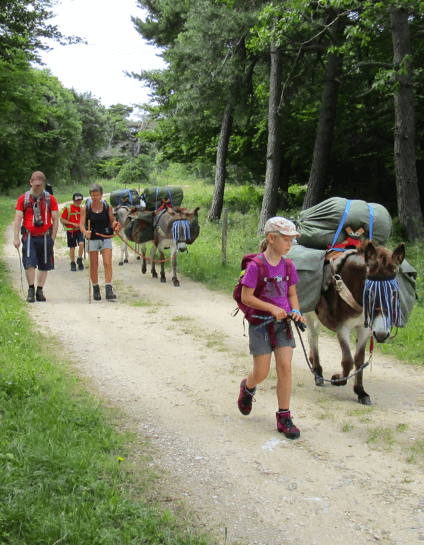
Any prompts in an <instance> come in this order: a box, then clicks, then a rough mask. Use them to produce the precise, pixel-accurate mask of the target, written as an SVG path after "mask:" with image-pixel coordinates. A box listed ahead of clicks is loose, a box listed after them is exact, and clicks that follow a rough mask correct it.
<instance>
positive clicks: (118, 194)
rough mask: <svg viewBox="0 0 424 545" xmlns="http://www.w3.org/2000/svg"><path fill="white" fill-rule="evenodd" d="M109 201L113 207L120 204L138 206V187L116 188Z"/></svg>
mask: <svg viewBox="0 0 424 545" xmlns="http://www.w3.org/2000/svg"><path fill="white" fill-rule="evenodd" d="M109 202H110V204H111V206H112V208H116V207H117V206H119V205H122V204H123V205H128V206H138V205H139V204H140V195H139V194H138V191H137V190H136V189H116V190H115V191H112V193H111V194H110V198H109Z"/></svg>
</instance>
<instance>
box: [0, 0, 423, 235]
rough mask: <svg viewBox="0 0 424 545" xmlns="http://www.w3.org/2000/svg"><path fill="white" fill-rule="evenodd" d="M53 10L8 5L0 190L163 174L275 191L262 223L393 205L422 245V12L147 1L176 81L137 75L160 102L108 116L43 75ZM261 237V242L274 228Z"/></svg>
mask: <svg viewBox="0 0 424 545" xmlns="http://www.w3.org/2000/svg"><path fill="white" fill-rule="evenodd" d="M54 3H55V2H54V0H37V1H31V2H30V1H26V0H16V1H8V0H0V65H1V66H0V188H2V187H3V188H7V187H14V186H17V185H19V184H21V183H22V181H23V180H25V179H26V177H27V173H28V171H31V170H35V169H37V168H41V165H42V168H43V171H45V173H46V175H47V176H48V177H49V178H50V179H58V180H59V179H60V180H66V179H69V178H74V179H80V180H81V179H82V178H83V177H85V176H91V175H98V176H106V177H116V176H118V179H119V181H121V182H122V183H124V184H125V183H126V184H129V183H135V182H133V181H135V180H138V181H140V180H147V179H148V176H149V168H150V167H151V165H152V164H153V155H154V156H155V161H156V162H159V161H165V162H177V163H184V164H186V165H188V166H189V168H191V169H192V170H193V171H195V172H198V173H199V174H201V175H208V176H209V177H210V176H212V177H213V178H214V181H215V190H214V197H213V201H212V205H211V208H210V210H209V215H208V217H209V219H211V220H213V219H218V218H220V216H221V212H222V207H223V204H224V201H223V199H224V189H225V183H226V182H227V181H231V182H233V183H239V184H257V185H263V186H264V199H263V204H262V212H261V225H263V223H264V222H265V221H266V219H267V218H268V217H270V216H271V215H273V214H275V213H276V212H277V210H279V209H281V208H284V207H285V206H287V204H288V195H289V190H290V189H292V188H298V189H299V191H301V192H303V193H301V194H303V195H304V199H303V207H304V208H306V207H310V206H313V205H314V204H316V203H318V202H320V201H322V200H323V199H325V198H327V197H330V196H333V195H338V196H343V197H348V198H359V199H364V200H367V201H370V202H379V203H382V204H384V205H385V206H386V207H387V208H388V209H389V211H390V213H391V214H392V215H397V216H398V217H399V221H400V224H401V225H402V226H403V228H404V231H405V233H404V234H405V236H406V238H407V239H409V240H417V239H419V238H421V237H422V227H423V218H422V210H423V206H424V195H423V193H424V192H423V191H422V192H421V195H420V193H419V187H420V186H422V185H423V184H422V182H423V179H424V155H423V153H424V149H423V147H424V115H423V113H422V112H423V105H424V100H423V94H422V88H423V85H422V83H423V81H422V80H423V79H424V75H423V74H424V70H423V68H424V51H423V43H424V18H423V16H424V12H423V8H424V2H420V1H407V0H386V1H385V2H380V1H376V0H369V1H360V0H357V1H353V0H326V1H307V0H285V1H277V2H268V1H265V0H138V7H140V8H142V9H143V11H142V12H141V11H140V10H138V11H139V13H142V14H143V18H141V17H137V16H136V14H135V15H134V17H133V23H134V26H135V28H136V29H137V31H138V32H139V33H140V39H144V40H147V41H148V42H149V43H151V44H153V45H155V46H157V47H159V48H160V51H161V55H162V56H163V58H164V60H165V61H166V68H165V69H162V70H150V71H142V72H140V73H137V74H135V73H133V74H132V76H133V77H134V78H137V79H138V80H140V82H141V83H143V84H145V85H146V84H147V85H148V86H149V88H150V92H151V102H150V104H148V105H144V115H143V117H142V118H141V119H140V122H133V121H130V119H129V116H130V114H131V112H132V111H133V105H132V106H126V105H122V104H117V105H114V106H112V107H111V108H108V109H106V108H104V107H103V106H102V105H101V104H100V102H99V101H98V100H97V99H96V98H95V97H93V96H92V95H91V94H90V93H85V94H78V93H76V92H75V90H73V89H66V88H64V87H63V86H62V85H61V83H60V82H59V81H58V80H57V78H55V77H54V76H52V75H51V74H50V72H49V71H48V70H46V69H43V67H42V66H40V65H39V64H37V63H38V62H39V58H38V55H37V53H38V52H39V51H40V50H42V49H43V48H45V47H47V46H46V45H45V39H46V38H53V39H55V40H57V41H59V42H60V43H75V42H77V41H78V40H79V38H77V37H72V36H71V37H67V36H63V35H62V34H61V33H60V32H59V29H58V28H56V27H54V26H51V25H49V20H50V19H51V17H52V11H53V8H54ZM261 225H260V226H259V228H260V227H261Z"/></svg>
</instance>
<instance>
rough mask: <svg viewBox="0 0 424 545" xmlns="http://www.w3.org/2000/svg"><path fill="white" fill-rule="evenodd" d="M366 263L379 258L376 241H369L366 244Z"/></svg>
mask: <svg viewBox="0 0 424 545" xmlns="http://www.w3.org/2000/svg"><path fill="white" fill-rule="evenodd" d="M364 255H365V263H366V264H367V265H368V263H370V262H371V261H375V260H376V259H377V250H376V248H375V244H374V242H371V241H368V243H367V245H366V246H365V254H364Z"/></svg>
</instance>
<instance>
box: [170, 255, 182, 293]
mask: <svg viewBox="0 0 424 545" xmlns="http://www.w3.org/2000/svg"><path fill="white" fill-rule="evenodd" d="M171 266H172V282H173V283H174V286H175V287H176V288H179V287H180V281H179V280H178V278H177V254H176V253H175V254H174V256H173V258H172V259H171Z"/></svg>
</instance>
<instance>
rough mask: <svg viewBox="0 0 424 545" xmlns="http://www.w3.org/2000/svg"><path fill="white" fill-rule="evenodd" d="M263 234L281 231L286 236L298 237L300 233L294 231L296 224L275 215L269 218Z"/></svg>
mask: <svg viewBox="0 0 424 545" xmlns="http://www.w3.org/2000/svg"><path fill="white" fill-rule="evenodd" d="M264 231H265V234H267V233H281V234H282V235H286V236H288V237H300V233H298V232H297V231H296V225H295V224H294V223H293V222H292V221H290V220H286V218H282V217H279V216H276V217H275V218H270V219H269V220H268V221H267V222H266V223H265V227H264Z"/></svg>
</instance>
